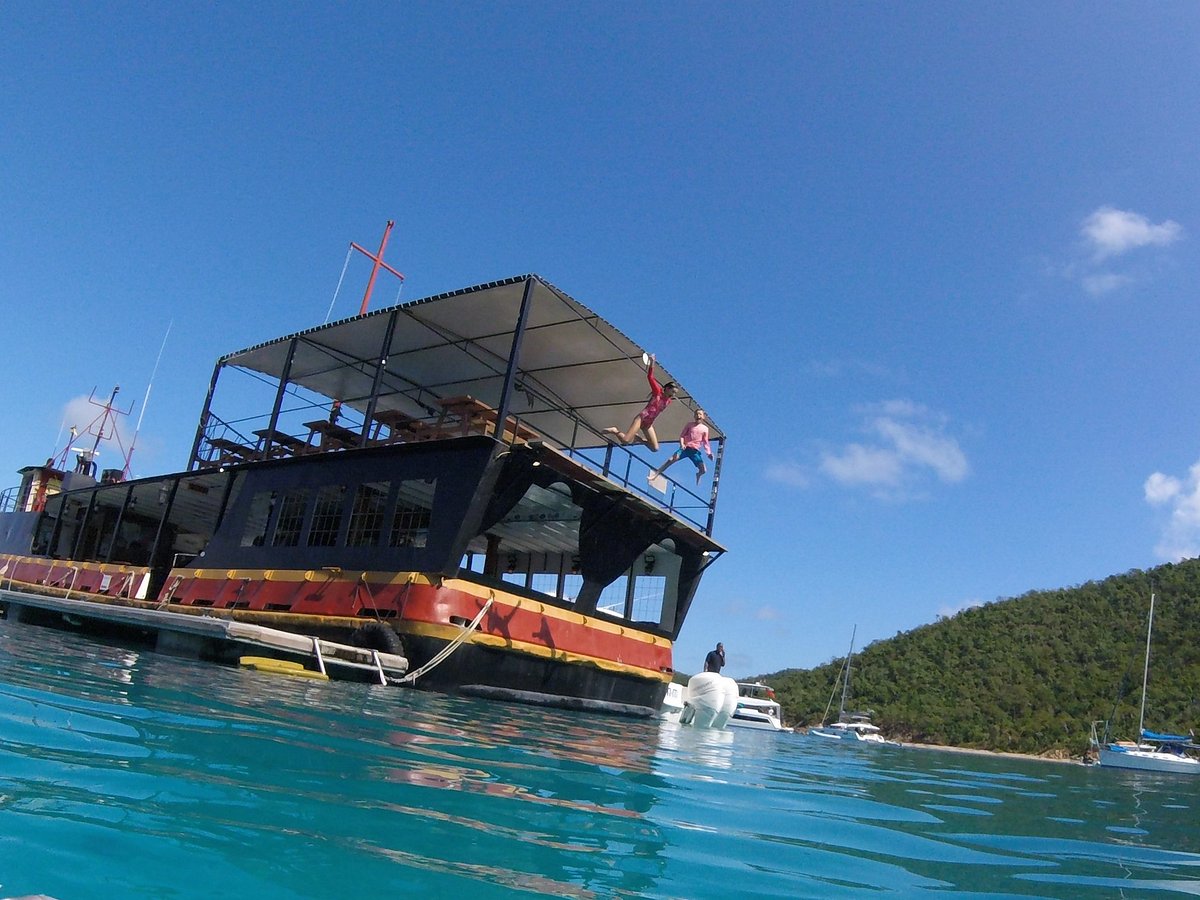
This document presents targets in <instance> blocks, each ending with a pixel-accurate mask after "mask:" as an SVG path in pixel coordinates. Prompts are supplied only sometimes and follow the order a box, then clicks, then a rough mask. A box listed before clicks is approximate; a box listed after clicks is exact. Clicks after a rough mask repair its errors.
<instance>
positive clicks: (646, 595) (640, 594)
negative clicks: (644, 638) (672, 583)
mask: <svg viewBox="0 0 1200 900" xmlns="http://www.w3.org/2000/svg"><path fill="white" fill-rule="evenodd" d="M666 594H667V578H666V576H665V575H639V576H637V578H635V579H634V584H633V603H632V607H631V609H630V616H629V618H631V619H633V620H635V621H637V622H657V621H658V620H659V618H660V616H661V613H662V607H663V597H665V596H666Z"/></svg>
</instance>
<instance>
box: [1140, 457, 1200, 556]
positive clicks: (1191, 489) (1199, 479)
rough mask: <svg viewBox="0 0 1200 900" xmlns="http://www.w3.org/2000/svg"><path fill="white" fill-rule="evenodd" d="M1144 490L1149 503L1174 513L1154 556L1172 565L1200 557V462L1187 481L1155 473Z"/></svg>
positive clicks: (1190, 472)
mask: <svg viewBox="0 0 1200 900" xmlns="http://www.w3.org/2000/svg"><path fill="white" fill-rule="evenodd" d="M1143 490H1144V492H1145V496H1146V502H1147V503H1150V504H1152V505H1154V506H1168V507H1169V508H1170V511H1171V513H1170V516H1169V517H1168V519H1167V521H1166V523H1165V524H1164V525H1163V530H1162V534H1160V535H1159V540H1158V543H1157V544H1156V545H1155V547H1154V552H1155V553H1157V554H1158V555H1159V556H1160V557H1161V558H1162V559H1166V560H1170V561H1172V562H1178V561H1179V560H1181V559H1185V558H1189V557H1193V556H1200V462H1196V463H1194V464H1193V465H1192V467H1191V468H1190V469H1188V474H1187V478H1186V479H1180V478H1176V477H1174V476H1172V475H1164V474H1163V473H1161V472H1155V473H1153V474H1152V475H1151V476H1150V477H1149V478H1147V479H1146V483H1145V485H1144V487H1143Z"/></svg>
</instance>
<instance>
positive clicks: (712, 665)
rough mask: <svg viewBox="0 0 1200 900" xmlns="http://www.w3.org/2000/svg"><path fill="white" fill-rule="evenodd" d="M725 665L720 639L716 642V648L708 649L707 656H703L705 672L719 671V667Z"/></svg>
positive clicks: (723, 650) (723, 649)
mask: <svg viewBox="0 0 1200 900" xmlns="http://www.w3.org/2000/svg"><path fill="white" fill-rule="evenodd" d="M724 665H725V645H724V644H722V643H721V642H720V641H718V642H717V649H715V650H709V651H708V656H706V657H704V671H705V672H718V673H719V672H720V671H721V667H722V666H724Z"/></svg>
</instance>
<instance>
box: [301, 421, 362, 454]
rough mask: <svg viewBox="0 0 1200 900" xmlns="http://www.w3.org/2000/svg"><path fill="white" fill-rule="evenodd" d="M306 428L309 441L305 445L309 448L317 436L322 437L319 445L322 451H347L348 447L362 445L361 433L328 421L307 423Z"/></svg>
mask: <svg viewBox="0 0 1200 900" xmlns="http://www.w3.org/2000/svg"><path fill="white" fill-rule="evenodd" d="M304 427H305V428H307V429H308V440H307V441H306V442H305V445H306V446H309V447H311V446H312V439H313V437H314V436H316V435H320V436H321V438H320V444H319V448H320V449H321V450H345V449H346V448H347V447H357V446H358V445H359V444H360V443H362V435H361V434H359V432H357V431H351V430H350V429H349V428H346V427H345V426H343V425H338V424H337V423H336V422H330V421H329V420H328V419H318V420H317V421H315V422H305V423H304Z"/></svg>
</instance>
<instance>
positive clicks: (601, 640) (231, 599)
mask: <svg viewBox="0 0 1200 900" xmlns="http://www.w3.org/2000/svg"><path fill="white" fill-rule="evenodd" d="M148 577H149V570H148V569H146V568H144V567H139V566H119V565H108V564H101V563H86V562H67V561H64V560H48V559H44V558H40V557H20V556H8V555H0V585H3V586H8V585H9V583H10V582H11V584H13V585H17V586H28V587H30V588H33V589H35V590H40V591H42V592H49V593H54V594H62V595H70V594H71V593H78V594H81V595H82V594H89V595H92V596H94V597H96V598H97V599H98V598H100V597H112V598H117V597H121V598H130V599H136V598H139V595H138V593H137V590H138V588H139V587H141V588H142V589H143V590H144V585H145V580H146V579H148ZM141 598H142V599H145V597H144V594H142V595H141ZM489 599H490V600H492V601H493V602H492V606H491V608H490V609H489V610H488V613H487V614H486V615H485V616H484V618H483V620H482V621H481V622H480V625H479V630H478V631H477V632H476V633H475V634H473V635H472V636H471V637H470V639H469V641H470V642H471V643H473V644H476V645H479V646H485V647H492V648H496V649H500V650H509V651H512V652H516V653H523V654H528V655H530V656H535V657H539V658H542V659H553V660H556V661H558V662H563V663H569V664H574V665H591V666H596V667H597V668H600V669H603V670H605V671H609V672H617V673H621V674H626V675H631V676H635V677H639V678H647V679H651V680H654V681H661V682H664V683H665V682H667V681H670V680H671V675H672V674H673V671H674V670H673V668H672V663H671V655H672V643H671V641H670V639H669V638H665V637H661V636H659V635H654V634H649V633H647V632H645V631H642V630H640V629H637V628H634V627H632V626H630V625H623V624H622V623H620V622H617V621H612V620H608V619H602V618H599V617H595V616H586V615H583V614H581V613H577V612H575V611H573V610H569V609H561V608H559V607H557V606H553V605H551V604H548V603H543V602H541V601H538V600H535V599H531V598H529V597H521V596H518V595H516V594H512V593H509V592H507V591H496V590H493V589H491V588H487V587H484V586H483V585H479V584H475V583H474V582H470V581H465V580H463V579H458V578H447V579H442V578H440V577H438V576H434V577H433V578H430V577H428V576H426V575H422V574H420V573H415V572H414V573H383V572H379V573H376V572H361V573H359V572H343V571H341V570H337V569H317V570H311V569H310V570H280V569H265V570H264V569H253V570H251V569H234V570H220V571H217V570H211V569H174V570H172V572H171V575H170V577H168V579H167V581H166V584H165V585H164V587H163V590H162V591H161V593H160V594H159V596H158V598H157V600H159V601H162V600H166V601H168V602H169V603H170V604H171V605H172V606H173V607H174V608H175V609H182V610H187V611H189V612H190V611H196V612H199V611H200V610H204V611H206V612H207V611H209V610H211V611H213V612H215V611H216V610H221V611H222V612H223V613H224V614H226V615H229V616H230V617H231V618H236V619H242V620H246V621H255V622H258V623H260V624H271V623H274V624H275V625H276V626H277V627H287V628H291V629H293V630H316V629H317V628H319V627H320V626H325V627H329V626H334V627H351V628H352V627H357V626H361V625H362V623H363V621H364V620H373V619H375V618H376V617H379V618H382V619H384V620H386V621H388V622H389V623H390V624H392V625H393V626H394V627H395V628H396V630H397V631H398V632H399V633H401V634H406V633H408V634H415V635H420V636H423V637H430V638H435V639H441V640H446V641H449V640H451V639H453V638H455V637H457V636H458V635H459V634H460V633H461V630H462V626H463V625H466V624H467V623H469V622H470V621H471V620H473V619H474V618H475V616H476V615H478V613H479V611H480V610H481V609H482V608H483V606H484V604H485V603H486V602H487V601H488V600H489ZM151 602H153V601H151Z"/></svg>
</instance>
